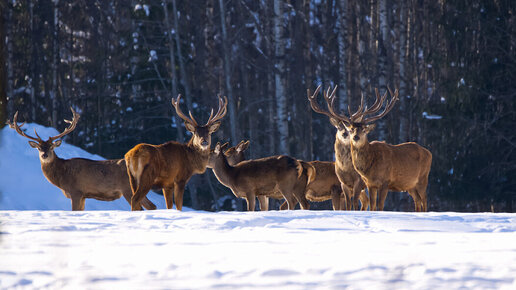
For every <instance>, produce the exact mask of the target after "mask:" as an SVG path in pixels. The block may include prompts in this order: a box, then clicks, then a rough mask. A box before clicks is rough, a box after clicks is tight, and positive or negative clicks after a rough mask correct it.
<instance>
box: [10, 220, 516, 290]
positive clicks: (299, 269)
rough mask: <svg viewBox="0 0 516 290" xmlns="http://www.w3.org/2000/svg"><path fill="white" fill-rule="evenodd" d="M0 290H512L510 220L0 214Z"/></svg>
mask: <svg viewBox="0 0 516 290" xmlns="http://www.w3.org/2000/svg"><path fill="white" fill-rule="evenodd" d="M0 220H1V221H2V222H1V232H2V235H1V236H0V237H1V239H2V240H1V248H2V259H1V262H0V281H1V282H0V287H2V288H17V287H21V288H40V287H44V288H47V287H48V288H61V287H65V288H82V289H84V288H88V289H99V288H100V289H115V288H116V289H121V288H123V289H142V288H146V289H156V288H174V289H177V288H180V289H184V288H189V289H191V288H196V289H198V288H274V289H278V288H282V289H283V288H293V289H299V288H302V289H306V288H334V287H338V288H340V287H343V288H350V289H366V288H367V289H394V288H396V289H398V288H409V289H435V288H441V289H443V288H445V289H457V288H462V287H466V288H468V289H501V288H506V289H514V287H515V286H516V281H515V279H514V277H516V264H515V263H514V261H516V243H515V241H516V233H515V232H516V223H515V222H516V216H515V215H514V214H491V213H481V214H464V213H462V214H460V213H422V214H421V213H417V214H416V213H394V212H333V211H270V212H252V213H249V212H217V213H210V212H202V211H188V212H178V211H176V210H158V211H146V212H138V213H133V212H127V211H89V212H88V211H86V212H69V211H2V212H0Z"/></svg>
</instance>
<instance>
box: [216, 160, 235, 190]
mask: <svg viewBox="0 0 516 290" xmlns="http://www.w3.org/2000/svg"><path fill="white" fill-rule="evenodd" d="M212 170H213V173H214V174H215V177H217V180H218V181H219V182H220V183H222V184H223V185H224V186H226V187H229V188H231V186H232V184H233V178H232V177H233V171H234V167H232V166H231V165H229V163H228V160H227V159H226V157H225V156H217V158H216V160H215V164H214V165H213V168H212Z"/></svg>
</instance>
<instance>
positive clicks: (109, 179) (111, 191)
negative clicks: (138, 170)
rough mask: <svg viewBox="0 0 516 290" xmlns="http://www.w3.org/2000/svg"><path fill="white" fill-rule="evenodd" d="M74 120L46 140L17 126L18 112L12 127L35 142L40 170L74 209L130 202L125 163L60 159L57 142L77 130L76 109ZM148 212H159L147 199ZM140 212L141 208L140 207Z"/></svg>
mask: <svg viewBox="0 0 516 290" xmlns="http://www.w3.org/2000/svg"><path fill="white" fill-rule="evenodd" d="M72 113H73V120H72V121H67V122H68V123H70V126H69V127H68V128H66V129H65V130H64V131H63V132H62V133H60V134H59V135H57V136H54V137H49V138H48V140H47V141H43V140H42V139H41V138H40V137H39V136H38V134H37V133H36V136H37V138H36V137H32V136H29V135H27V134H26V133H25V132H23V131H22V130H21V127H22V126H23V124H22V125H21V126H18V124H17V120H16V119H17V116H18V112H16V114H15V115H14V120H13V122H9V126H10V127H11V128H13V129H15V130H16V132H18V134H20V135H22V136H24V137H26V138H28V139H30V140H33V141H29V145H30V146H31V147H33V148H36V149H37V150H38V151H39V160H40V162H41V170H42V171H43V175H45V177H46V179H47V180H48V181H49V182H50V183H52V184H53V185H55V186H57V187H58V188H60V189H61V190H62V191H63V194H64V195H65V196H66V197H67V198H69V199H71V200H72V210H84V204H85V199H86V198H93V199H97V200H103V201H112V200H115V199H119V198H120V197H121V196H122V195H123V196H124V197H125V199H126V200H127V202H129V203H131V196H132V192H131V187H130V184H129V180H128V179H127V173H126V167H125V161H124V160H123V159H116V160H101V161H98V160H90V159H84V158H72V159H61V158H59V156H57V154H56V153H55V152H54V149H55V148H57V147H59V146H60V145H61V140H57V139H59V138H61V137H63V136H65V135H66V134H69V133H70V132H72V131H73V130H74V129H75V126H76V124H77V122H78V120H79V118H80V116H79V114H77V113H76V112H75V111H74V110H73V109H72ZM143 206H144V207H145V208H146V209H156V206H155V205H154V204H153V203H152V202H151V201H150V200H148V199H144V200H143ZM140 209H141V206H140Z"/></svg>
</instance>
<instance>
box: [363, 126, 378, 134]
mask: <svg viewBox="0 0 516 290" xmlns="http://www.w3.org/2000/svg"><path fill="white" fill-rule="evenodd" d="M374 128H376V125H375V124H369V125H365V126H364V132H365V133H366V134H367V133H369V132H371V131H373V130H374Z"/></svg>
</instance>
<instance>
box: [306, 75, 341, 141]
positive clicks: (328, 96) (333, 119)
mask: <svg viewBox="0 0 516 290" xmlns="http://www.w3.org/2000/svg"><path fill="white" fill-rule="evenodd" d="M321 87H322V85H319V86H318V87H317V89H315V92H314V93H313V94H311V93H310V89H307V97H308V100H309V101H310V106H311V107H312V109H313V110H314V111H315V112H316V113H320V114H323V115H326V116H328V117H329V118H330V123H331V124H332V125H333V126H334V127H335V128H336V129H337V136H336V137H337V139H338V140H339V141H340V142H341V143H343V144H346V145H347V144H349V142H350V140H349V133H348V131H347V130H346V126H345V124H344V122H343V121H342V118H340V117H339V116H338V115H334V113H333V110H331V109H330V105H332V104H333V102H334V101H335V93H336V92H337V86H335V88H334V89H333V90H332V89H331V87H328V89H327V90H326V91H324V90H323V96H324V99H325V101H326V103H327V105H328V110H324V109H322V108H321V107H319V104H318V103H317V95H318V94H319V91H320V90H321Z"/></svg>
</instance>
